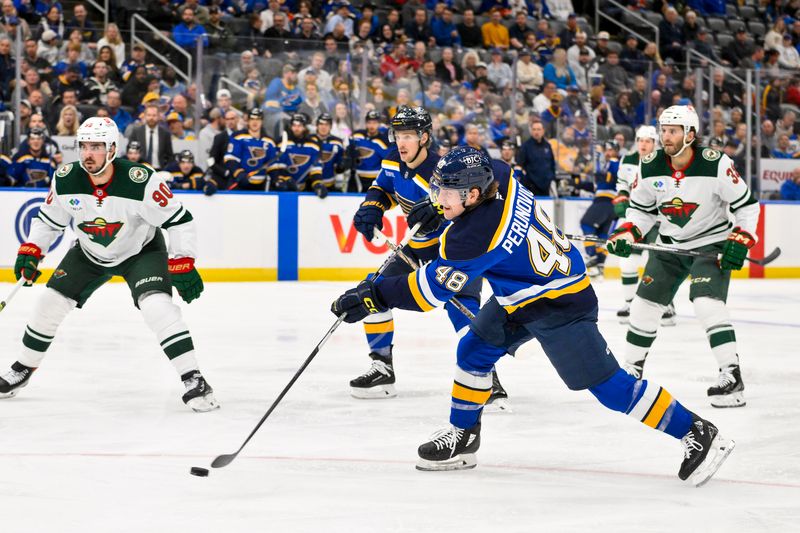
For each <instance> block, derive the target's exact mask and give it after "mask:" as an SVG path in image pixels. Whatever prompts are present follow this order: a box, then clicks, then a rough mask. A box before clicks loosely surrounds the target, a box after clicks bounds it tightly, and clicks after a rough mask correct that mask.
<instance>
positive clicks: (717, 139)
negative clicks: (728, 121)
mask: <svg viewBox="0 0 800 533" xmlns="http://www.w3.org/2000/svg"><path fill="white" fill-rule="evenodd" d="M711 134H712V137H711V140H710V141H709V144H710V145H711V146H712V147H716V148H719V149H721V148H722V147H724V146H725V143H727V142H728V141H729V140H730V137H728V134H727V132H726V131H725V123H724V122H723V121H721V120H715V121H714V124H713V125H712V131H711Z"/></svg>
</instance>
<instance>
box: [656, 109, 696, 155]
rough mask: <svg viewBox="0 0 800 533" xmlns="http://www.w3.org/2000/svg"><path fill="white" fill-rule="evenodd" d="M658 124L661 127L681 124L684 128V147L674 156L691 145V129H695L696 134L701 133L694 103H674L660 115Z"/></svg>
mask: <svg viewBox="0 0 800 533" xmlns="http://www.w3.org/2000/svg"><path fill="white" fill-rule="evenodd" d="M658 126H659V129H661V127H663V126H681V127H682V128H683V148H681V149H680V150H679V151H678V153H677V154H675V156H673V157H677V156H679V155H681V153H683V151H684V150H685V149H686V147H687V146H689V143H688V141H687V137H688V136H689V132H690V131H691V130H694V134H695V136H697V135H698V134H699V133H700V119H699V118H698V117H697V111H695V110H694V106H692V105H673V106H670V107H668V108H666V109H665V110H664V111H663V112H662V113H661V116H660V117H658Z"/></svg>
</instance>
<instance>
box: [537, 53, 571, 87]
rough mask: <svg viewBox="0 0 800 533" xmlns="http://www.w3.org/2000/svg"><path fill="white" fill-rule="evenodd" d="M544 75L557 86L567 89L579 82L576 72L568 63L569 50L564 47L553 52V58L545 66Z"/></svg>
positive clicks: (546, 79)
mask: <svg viewBox="0 0 800 533" xmlns="http://www.w3.org/2000/svg"><path fill="white" fill-rule="evenodd" d="M543 77H544V79H545V81H552V82H553V83H555V84H556V88H558V89H561V90H566V88H567V86H569V85H572V84H574V83H577V81H576V79H575V73H574V72H573V71H572V68H571V67H570V66H569V64H568V63H567V52H566V51H565V50H564V49H563V48H557V49H556V50H555V52H553V58H552V59H551V60H550V62H549V63H548V64H547V65H546V66H545V67H544V73H543Z"/></svg>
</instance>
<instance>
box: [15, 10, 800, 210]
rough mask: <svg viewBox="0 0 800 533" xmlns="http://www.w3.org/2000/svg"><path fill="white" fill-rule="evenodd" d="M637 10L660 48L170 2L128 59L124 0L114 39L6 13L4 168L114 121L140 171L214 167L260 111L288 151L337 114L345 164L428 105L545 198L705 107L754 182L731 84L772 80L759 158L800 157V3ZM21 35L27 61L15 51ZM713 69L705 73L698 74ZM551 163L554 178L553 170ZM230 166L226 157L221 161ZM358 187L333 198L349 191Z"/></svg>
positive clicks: (366, 15)
mask: <svg viewBox="0 0 800 533" xmlns="http://www.w3.org/2000/svg"><path fill="white" fill-rule="evenodd" d="M584 4H585V5H584ZM622 4H623V5H627V7H626V11H629V12H631V13H638V14H649V15H652V14H657V15H658V16H660V21H659V24H658V26H659V30H660V41H659V44H658V45H657V44H656V43H655V42H646V41H643V40H641V39H640V38H639V37H638V36H637V35H634V34H621V33H620V32H619V31H618V30H617V31H615V29H614V28H612V27H609V28H606V27H605V26H601V28H600V29H601V30H602V31H599V32H597V33H594V31H593V30H592V27H591V26H590V25H589V23H588V17H589V16H591V15H590V10H591V9H593V6H594V2H573V3H572V5H573V6H575V9H576V10H577V12H578V14H576V13H568V12H557V11H556V10H555V9H554V8H553V7H552V6H550V5H548V1H547V0H442V1H436V0H433V1H432V0H382V1H379V2H378V1H375V3H374V4H372V3H369V2H361V1H359V2H352V3H351V2H348V1H347V0H324V1H310V0H268V1H265V0H262V1H260V2H259V1H254V0H179V1H173V0H153V1H151V2H147V3H146V4H144V6H143V7H142V8H141V9H140V10H139V13H140V14H142V15H143V16H144V18H145V19H146V20H147V21H149V22H150V23H152V24H153V25H155V27H156V28H157V29H158V31H159V32H161V33H160V34H158V33H157V34H154V35H149V36H147V37H146V38H143V39H144V40H142V41H137V44H136V45H135V46H133V47H131V46H130V44H129V43H130V42H131V40H130V36H129V34H128V31H129V22H130V17H131V16H132V15H133V14H134V13H135V11H132V9H133V8H131V7H130V6H126V5H124V4H120V3H119V2H116V1H113V0H112V2H111V5H112V6H113V8H114V13H113V14H112V20H113V21H114V22H110V23H109V24H108V25H107V26H105V27H102V24H101V23H96V22H93V20H98V19H97V17H95V18H92V17H90V16H89V9H88V8H87V6H86V5H84V4H80V3H77V4H74V5H73V6H72V9H71V12H65V11H64V9H63V7H62V5H61V4H60V3H59V2H58V1H50V0H37V1H35V2H33V1H26V0H2V16H0V99H2V101H3V102H4V105H5V106H6V108H8V107H9V106H10V105H11V102H12V95H13V91H14V90H15V87H16V86H17V85H18V86H19V89H20V90H21V95H22V104H21V106H20V108H19V109H18V110H17V111H18V112H17V113H15V119H17V120H19V122H20V126H21V131H22V133H23V138H22V141H21V143H20V144H19V145H18V146H17V147H16V150H15V152H14V153H13V154H7V155H3V156H2V157H0V186H2V185H6V186H8V185H14V186H46V185H47V182H48V180H49V177H48V176H46V172H44V169H45V168H50V167H51V166H55V165H57V164H59V163H60V161H61V154H60V152H59V150H58V145H57V144H56V143H54V142H53V141H52V139H51V137H52V136H54V135H55V136H70V135H74V134H75V131H76V129H77V126H78V125H79V124H80V123H81V121H82V120H84V119H85V118H88V117H89V116H93V115H99V116H109V117H110V118H112V119H113V120H114V121H115V122H116V123H117V125H118V127H119V129H120V131H121V132H122V133H123V134H124V137H125V138H126V139H127V140H128V141H130V142H129V144H131V145H133V150H132V151H131V153H130V154H127V155H128V156H130V157H136V158H139V159H140V160H143V161H146V162H147V163H148V164H151V165H152V166H153V167H155V168H165V167H166V166H167V165H170V164H172V163H175V161H176V157H175V154H176V153H180V152H181V151H180V150H177V149H176V150H173V146H172V145H173V144H177V143H176V141H191V140H197V141H198V142H199V143H200V145H201V147H202V149H201V150H199V152H196V153H200V154H202V157H205V156H206V154H209V155H211V156H212V157H213V156H214V154H213V152H214V150H213V149H212V145H217V146H219V145H220V144H221V143H220V141H219V140H218V139H217V137H218V136H220V135H222V137H224V138H228V137H232V136H233V135H234V133H235V132H237V131H242V130H246V129H247V126H248V122H249V118H250V116H251V114H250V110H251V109H253V108H257V109H260V110H261V111H262V113H263V118H262V127H263V129H264V131H263V133H264V135H265V136H268V137H270V138H272V139H273V142H274V144H275V145H276V146H277V145H279V144H280V143H281V137H282V136H283V135H284V132H285V131H288V133H289V134H290V136H291V131H289V130H290V127H289V123H290V121H291V117H294V116H296V114H297V113H302V114H303V115H304V116H306V117H307V121H306V128H307V132H306V133H308V134H309V135H311V134H313V133H314V131H315V127H316V124H317V122H318V119H319V118H320V117H327V116H330V123H331V131H330V135H333V136H336V137H339V138H341V139H342V142H343V146H344V147H345V149H346V148H347V147H348V146H349V145H350V144H353V143H351V140H352V139H353V137H354V135H356V134H357V133H358V131H359V125H361V124H364V121H365V117H367V115H368V113H370V112H373V111H374V112H377V113H378V114H379V117H380V122H381V123H382V125H381V129H385V128H384V126H385V125H386V124H387V123H388V120H389V118H390V117H391V116H392V115H393V114H394V112H395V111H396V110H397V108H398V107H399V106H401V105H420V106H423V107H424V108H426V109H427V110H428V111H429V112H430V113H431V115H432V116H433V119H434V133H435V135H436V137H437V139H436V143H435V146H436V149H437V150H439V151H441V152H442V153H443V152H444V151H446V150H447V149H449V147H451V146H454V145H457V144H475V145H477V146H482V147H483V148H484V149H488V150H491V151H492V153H493V154H495V155H498V157H503V158H505V159H508V160H509V162H510V163H512V164H514V165H516V166H517V167H519V170H520V171H521V172H522V173H524V174H525V175H527V176H528V179H529V180H530V181H531V182H534V183H537V187H538V188H539V191H538V192H540V193H541V194H547V193H549V192H552V191H553V187H554V184H555V183H556V178H557V175H559V174H561V175H572V176H574V177H575V179H578V180H582V179H589V180H591V179H592V176H593V174H594V172H595V169H596V168H597V165H598V162H597V160H596V157H595V156H594V154H592V153H591V149H592V146H594V145H595V144H597V143H598V141H604V140H607V139H612V138H613V139H615V140H616V141H617V142H618V144H619V145H620V147H621V149H622V153H624V152H625V149H626V148H627V149H631V147H632V141H633V132H634V131H635V129H636V128H637V127H638V126H639V125H641V124H651V123H655V121H656V117H657V116H658V115H659V112H660V110H662V109H663V108H665V107H667V106H669V105H672V104H675V103H693V104H695V105H696V106H697V107H698V108H699V109H702V110H704V116H703V123H704V124H705V125H706V126H707V128H706V131H704V132H701V133H702V137H703V138H704V139H705V140H706V142H707V143H709V144H711V145H712V146H716V147H718V148H720V149H723V150H725V151H726V152H727V153H730V154H731V155H732V156H733V157H734V158H735V160H736V162H737V165H739V166H740V168H743V167H744V162H745V155H746V143H745V142H744V141H745V139H746V137H747V130H746V122H747V121H746V117H745V116H744V112H743V109H745V105H744V102H743V95H744V88H743V87H742V85H741V84H740V83H738V82H737V81H736V78H735V76H734V75H733V73H736V72H740V71H741V70H740V69H753V70H759V71H760V73H761V78H760V79H761V81H762V84H763V88H762V90H761V95H762V100H761V102H759V111H760V115H759V116H760V117H761V119H762V122H761V123H758V122H756V121H753V131H752V132H751V133H752V135H753V143H752V147H753V150H754V152H753V155H754V159H755V156H763V157H773V158H800V139H798V136H797V135H798V133H800V123H798V122H797V121H796V119H797V115H796V113H797V112H800V75H799V73H800V70H798V69H800V54H798V45H800V3H798V2H797V1H796V0H772V1H769V2H760V3H759V6H756V7H757V9H756V8H754V9H753V12H754V13H755V17H756V18H755V19H753V21H755V22H757V23H759V24H763V26H764V28H765V29H766V28H769V31H765V32H764V34H763V35H756V34H754V33H753V32H751V31H748V29H747V27H746V26H745V25H744V24H742V25H741V26H735V25H734V29H735V31H732V32H730V33H732V34H733V38H731V39H724V38H722V37H720V34H719V33H718V32H717V33H715V32H714V30H713V29H712V27H711V26H710V25H709V24H710V21H711V19H712V18H713V17H726V16H728V17H729V15H730V13H729V12H728V9H729V8H730V7H731V6H733V7H734V8H735V9H736V10H738V9H740V7H739V5H740V3H739V2H736V3H731V2H728V3H726V2H725V1H723V0H689V1H687V2H680V3H676V4H674V6H675V7H673V5H672V4H668V3H667V2H659V1H651V0H646V1H645V0H627V1H623V2H622ZM741 5H742V6H744V5H745V3H744V2H742V3H741ZM609 6H610V5H609ZM603 9H604V11H606V12H607V13H608V14H611V15H612V16H615V17H618V18H621V16H622V15H621V14H620V13H619V12H618V11H615V10H617V9H618V8H616V7H604V8H603ZM741 12H744V10H742V11H741ZM95 15H96V13H95ZM796 17H797V18H796ZM734 19H737V20H738V18H737V17H734ZM592 20H593V18H592ZM746 22H747V24H749V25H750V27H755V26H754V24H752V23H751V21H750V20H749V19H748V20H747V21H746ZM729 24H733V23H732V22H729ZM608 30H611V31H608ZM18 34H19V35H21V37H22V39H23V42H22V57H21V58H17V57H16V54H15V52H14V49H13V44H14V39H15V37H16V36H17V35H18ZM161 37H165V38H168V39H171V40H172V41H174V43H176V44H177V46H178V47H180V48H181V49H184V50H186V51H187V52H189V53H190V54H194V53H195V52H196V50H197V48H198V46H199V47H200V48H201V49H202V50H203V51H204V57H205V58H206V61H205V64H206V72H205V73H206V74H207V75H206V76H205V78H204V84H203V86H202V87H200V88H199V89H198V87H197V86H196V85H195V84H194V83H188V82H186V81H185V78H184V77H183V76H182V75H180V73H179V72H176V69H175V68H173V66H170V65H165V64H164V63H163V62H162V61H161V58H162V57H166V58H167V59H169V60H170V62H171V63H172V64H173V65H175V67H176V68H178V69H179V70H180V69H182V68H184V67H185V66H186V65H185V64H184V63H183V62H182V61H183V59H182V56H181V55H180V54H177V53H176V52H175V51H174V50H173V49H172V48H171V47H170V46H168V45H167V44H166V43H165V41H164V40H163V39H161ZM687 48H693V49H694V50H697V51H698V52H699V53H701V54H703V55H704V56H706V57H708V58H709V59H711V60H712V61H713V62H715V63H717V64H718V65H719V68H716V69H715V70H713V74H712V75H711V76H710V78H711V79H710V80H708V81H703V80H698V79H697V78H696V75H695V73H694V71H693V70H692V69H691V68H690V69H689V70H687V69H686V66H687V65H686V55H685V54H686V49H687ZM152 52H156V53H152ZM17 61H19V62H20V65H21V71H22V75H21V79H20V80H18V81H17V80H15V68H16V63H17ZM707 65H708V63H707V62H705V61H704V60H702V59H699V58H697V57H696V56H695V57H693V58H692V59H691V67H695V66H703V67H705V66H707ZM195 66H196V65H195ZM189 75H190V79H194V78H193V73H191V72H190V73H189ZM223 77H225V78H226V79H227V80H230V82H232V83H233V84H234V86H232V87H231V86H226V85H223V82H222V81H221V78H223ZM359 80H360V83H359ZM698 84H699V85H700V87H698ZM697 95H702V100H703V101H702V102H697V101H696V98H697ZM198 98H200V104H199V107H201V108H202V113H201V115H200V117H199V118H200V120H199V122H198V121H197V117H196V116H195V111H194V110H195V108H196V105H197V103H198V102H197V101H198ZM712 102H713V107H711V106H710V104H711V103H712ZM791 106H799V108H798V109H793V108H792V107H791ZM709 107H711V108H709ZM361 131H363V130H361ZM369 135H370V134H367V137H369ZM39 139H41V142H40V141H39ZM545 144H546V145H547V147H545ZM181 146H183V145H181ZM547 150H549V159H547V161H552V164H551V163H550V162H548V163H547V164H546V165H545V164H542V160H543V159H542V157H543V154H545V152H546V151H547ZM350 152H351V153H352V158H351V159H350V160H345V162H346V164H345V165H340V168H339V169H338V171H339V172H341V170H342V167H343V166H347V165H349V164H353V165H358V164H359V161H360V157H361V156H360V154H359V153H358V152H355V151H350ZM217 157H224V155H221V152H220V149H219V148H218V149H217ZM276 157H277V155H276ZM34 163H35V164H34ZM216 163H217V168H220V165H222V162H221V161H216ZM203 166H205V163H204V162H203ZM222 166H224V165H222ZM754 168H755V167H754ZM220 178H221V180H222V181H225V180H226V179H227V180H230V176H221V177H220ZM223 178H224V179H223ZM347 181H348V180H347V179H345V182H344V185H342V184H341V180H339V181H337V182H336V183H337V184H338V185H330V183H328V185H327V186H329V187H332V188H341V189H346V188H347ZM326 183H327V182H326ZM230 185H231V183H230V181H225V183H221V184H220V186H221V187H224V188H227V187H228V186H230ZM265 186H266V185H265ZM201 187H202V181H201V182H200V183H199V184H198V188H201ZM350 187H351V188H352V183H351V184H350ZM562 192H563V191H562Z"/></svg>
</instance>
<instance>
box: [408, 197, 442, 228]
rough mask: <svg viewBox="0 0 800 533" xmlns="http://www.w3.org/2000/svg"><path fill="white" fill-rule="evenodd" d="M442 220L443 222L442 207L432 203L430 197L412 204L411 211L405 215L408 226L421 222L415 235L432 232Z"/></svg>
mask: <svg viewBox="0 0 800 533" xmlns="http://www.w3.org/2000/svg"><path fill="white" fill-rule="evenodd" d="M442 222H444V216H443V215H442V208H441V207H439V206H438V205H434V204H433V202H431V199H430V198H425V199H424V200H421V201H419V202H417V203H416V204H414V206H413V207H412V208H411V211H409V212H408V215H406V223H407V224H408V227H409V228H413V227H414V226H416V225H417V224H421V226H420V228H419V230H418V231H417V235H427V234H428V233H433V232H434V231H436V230H438V229H439V228H440V227H441V226H442Z"/></svg>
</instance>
